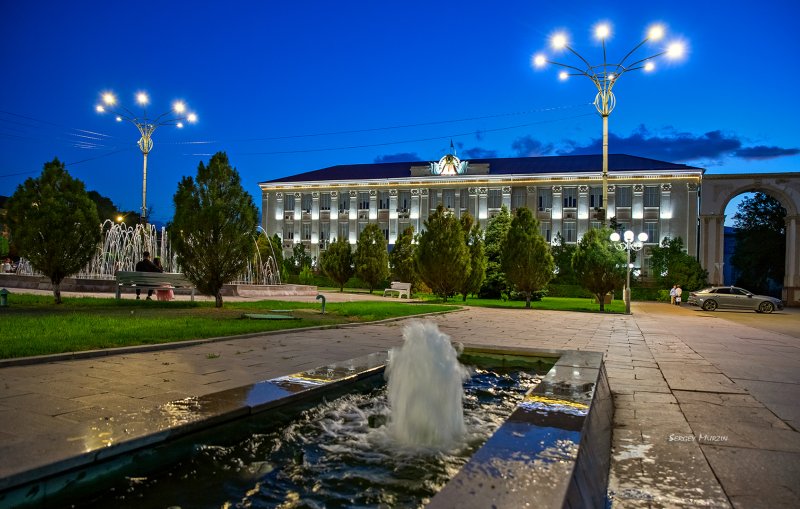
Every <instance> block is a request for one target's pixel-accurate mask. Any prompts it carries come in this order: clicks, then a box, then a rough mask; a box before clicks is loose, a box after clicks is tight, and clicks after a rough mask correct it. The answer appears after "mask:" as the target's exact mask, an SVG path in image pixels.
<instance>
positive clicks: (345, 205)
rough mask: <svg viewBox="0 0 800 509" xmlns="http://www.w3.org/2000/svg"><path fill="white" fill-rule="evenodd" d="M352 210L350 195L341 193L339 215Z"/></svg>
mask: <svg viewBox="0 0 800 509" xmlns="http://www.w3.org/2000/svg"><path fill="white" fill-rule="evenodd" d="M349 210H350V193H348V192H347V191H345V192H343V193H339V213H342V212H348V211H349Z"/></svg>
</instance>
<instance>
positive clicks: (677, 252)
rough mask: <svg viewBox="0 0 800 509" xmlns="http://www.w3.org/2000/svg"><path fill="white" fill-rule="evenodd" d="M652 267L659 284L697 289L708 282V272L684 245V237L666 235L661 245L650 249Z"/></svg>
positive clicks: (667, 286)
mask: <svg viewBox="0 0 800 509" xmlns="http://www.w3.org/2000/svg"><path fill="white" fill-rule="evenodd" d="M650 267H651V269H652V271H653V276H654V277H655V279H656V281H658V283H659V285H661V286H662V287H666V288H671V287H672V286H673V285H680V286H681V288H682V289H684V290H689V291H691V290H697V289H700V288H703V287H704V286H706V285H707V284H708V272H707V271H706V270H705V269H703V267H702V266H700V262H699V261H697V259H696V258H694V257H693V256H691V255H689V254H688V253H687V252H686V249H685V248H684V247H683V239H681V238H680V237H676V238H674V239H671V238H669V237H664V239H663V240H662V241H661V245H660V246H658V247H653V248H652V249H651V250H650Z"/></svg>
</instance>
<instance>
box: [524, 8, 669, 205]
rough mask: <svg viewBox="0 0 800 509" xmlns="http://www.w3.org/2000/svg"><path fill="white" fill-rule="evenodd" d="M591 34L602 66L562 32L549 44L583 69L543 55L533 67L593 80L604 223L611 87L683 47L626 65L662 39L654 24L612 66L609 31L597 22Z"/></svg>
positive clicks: (563, 77)
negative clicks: (600, 126)
mask: <svg viewBox="0 0 800 509" xmlns="http://www.w3.org/2000/svg"><path fill="white" fill-rule="evenodd" d="M594 34H595V36H596V37H597V38H598V39H599V40H600V41H601V42H602V45H603V63H602V64H598V65H592V64H590V63H589V61H588V60H586V59H585V58H583V57H582V56H581V55H580V54H579V53H578V52H577V51H575V50H574V49H572V47H570V45H569V41H568V39H567V35H566V34H565V33H563V32H559V33H556V34H555V35H553V36H552V38H551V39H550V45H551V46H552V48H553V49H554V50H556V51H560V50H563V49H567V50H569V51H570V52H572V53H573V54H574V55H575V56H577V57H578V58H579V59H580V60H581V61H582V62H583V64H584V65H585V66H586V67H585V68H580V67H575V66H573V65H568V64H562V63H560V62H555V61H553V60H550V59H549V58H547V57H546V56H545V55H544V54H542V53H539V54H537V55H534V57H533V64H534V66H535V67H539V68H541V67H544V66H545V65H546V64H553V65H558V66H560V67H563V68H565V69H566V70H563V71H561V72H560V73H559V75H558V77H559V78H560V79H561V80H566V79H567V78H569V77H570V76H586V77H587V78H589V79H590V80H592V83H594V85H595V87H596V88H597V96H595V99H594V106H595V108H597V112H598V113H599V114H600V116H601V117H602V118H603V175H602V178H603V203H601V204H600V207H599V208H602V210H603V216H602V219H603V220H604V221H605V220H606V219H608V218H606V217H605V210H606V206H607V203H608V117H609V115H611V112H612V111H613V110H614V106H615V105H616V98H615V97H614V94H613V93H612V92H611V89H612V88H613V87H614V84H615V83H616V82H618V81H619V79H620V77H621V76H622V75H623V74H625V73H626V72H629V71H635V70H638V69H644V70H645V71H648V72H649V71H652V70H653V69H655V63H654V62H653V60H654V59H656V58H658V57H660V56H662V55H664V56H667V57H669V58H680V57H681V56H683V54H684V45H683V43H681V42H672V43H670V44H669V45H668V46H667V48H666V49H664V50H662V51H660V52H658V53H656V54H654V55H651V56H649V57H645V58H639V59H638V60H635V61H634V62H631V63H629V64H626V63H625V62H626V61H627V60H628V58H630V57H631V55H633V53H635V52H636V50H638V49H639V48H641V47H642V46H643V45H644V44H645V43H647V42H649V41H658V40H660V39H662V38H663V37H664V27H663V26H662V25H653V26H651V27H650V29H649V30H648V32H647V36H646V37H645V38H644V40H643V41H642V42H640V43H639V44H637V45H636V46H634V48H633V49H632V50H630V51H629V52H628V53H627V54H626V55H625V56H624V57H623V58H622V60H620V61H619V63H612V62H609V61H608V59H607V58H606V39H608V38H609V36H610V35H611V28H610V27H609V25H608V24H607V23H600V24H598V25H597V26H595V30H594Z"/></svg>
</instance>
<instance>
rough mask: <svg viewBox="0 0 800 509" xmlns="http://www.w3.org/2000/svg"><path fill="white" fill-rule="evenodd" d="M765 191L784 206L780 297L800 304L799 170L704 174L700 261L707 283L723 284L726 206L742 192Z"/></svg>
mask: <svg viewBox="0 0 800 509" xmlns="http://www.w3.org/2000/svg"><path fill="white" fill-rule="evenodd" d="M759 191H761V192H764V193H766V194H769V195H770V196H772V197H773V198H775V199H777V200H778V201H780V202H781V205H783V207H784V208H785V209H786V275H785V276H784V278H783V296H782V298H783V300H784V301H785V302H786V303H787V304H788V305H789V306H800V216H799V215H798V214H800V173H798V172H792V173H761V174H752V173H750V174H740V175H735V174H726V175H704V176H703V180H702V184H701V188H700V263H701V265H702V266H703V268H704V269H706V270H707V271H708V279H709V282H710V283H711V284H713V285H721V284H723V281H724V280H723V256H724V252H723V246H724V224H725V207H726V206H727V204H728V202H729V201H730V200H731V199H732V198H733V197H735V196H737V195H739V194H741V193H754V192H759Z"/></svg>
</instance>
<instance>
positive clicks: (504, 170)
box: [262, 154, 704, 184]
mask: <svg viewBox="0 0 800 509" xmlns="http://www.w3.org/2000/svg"><path fill="white" fill-rule="evenodd" d="M469 163H470V164H471V165H478V164H488V165H489V175H516V174H536V173H588V172H598V171H601V170H602V166H603V158H602V155H600V154H595V155H582V156H549V157H504V158H499V157H498V158H491V159H470V160H469ZM427 164H428V163H427V162H425V161H409V162H402V163H372V164H343V165H338V166H330V167H328V168H322V169H319V170H313V171H307V172H304V173H298V174H296V175H289V176H287V177H281V178H278V179H274V180H268V181H266V182H262V184H277V183H281V182H319V181H326V180H375V179H392V178H407V177H410V176H411V167H412V166H425V165H427ZM608 170H609V171H610V172H621V171H623V172H624V171H700V172H703V171H704V170H703V169H702V168H696V167H694V166H688V165H685V164H678V163H668V162H666V161H658V160H656V159H648V158H646V157H637V156H630V155H627V154H609V156H608ZM432 177H434V178H435V177H436V176H434V175H432Z"/></svg>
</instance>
